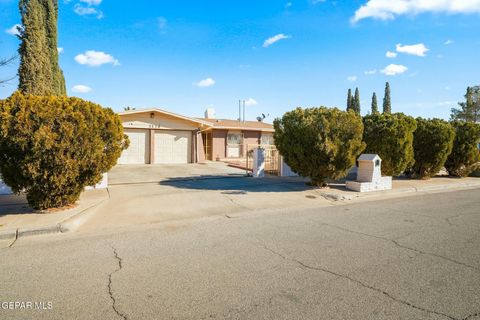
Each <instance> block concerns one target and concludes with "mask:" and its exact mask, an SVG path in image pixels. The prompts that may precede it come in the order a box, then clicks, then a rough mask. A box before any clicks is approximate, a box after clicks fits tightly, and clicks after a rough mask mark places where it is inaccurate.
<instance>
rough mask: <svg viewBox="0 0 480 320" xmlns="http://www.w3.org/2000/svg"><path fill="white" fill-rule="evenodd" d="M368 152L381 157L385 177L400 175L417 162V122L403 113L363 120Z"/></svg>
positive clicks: (369, 116)
mask: <svg viewBox="0 0 480 320" xmlns="http://www.w3.org/2000/svg"><path fill="white" fill-rule="evenodd" d="M363 125H364V127H365V129H364V133H363V141H364V142H365V143H366V144H367V147H366V149H365V153H374V154H378V155H379V156H380V158H382V174H384V175H387V176H399V175H401V174H402V173H403V172H404V171H405V169H407V168H409V167H411V166H412V165H413V164H414V162H415V160H414V156H413V155H414V153H413V133H414V131H415V129H416V128H417V125H416V122H415V119H414V118H412V117H409V116H406V115H404V114H403V113H395V114H390V113H388V112H387V113H383V114H371V115H368V116H365V117H364V118H363Z"/></svg>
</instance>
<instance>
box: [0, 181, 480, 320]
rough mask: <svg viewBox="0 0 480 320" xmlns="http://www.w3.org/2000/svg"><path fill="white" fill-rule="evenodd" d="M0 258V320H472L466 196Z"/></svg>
mask: <svg viewBox="0 0 480 320" xmlns="http://www.w3.org/2000/svg"><path fill="white" fill-rule="evenodd" d="M112 214H114V213H112ZM1 245H2V247H1V249H0V319H105V320H107V319H275V320H277V319H289V320H290V319H382V320H386V319H409V320H410V319H458V320H464V319H465V320H479V319H480V189H474V190H467V191H458V192H448V193H436V194H427V195H425V194H422V195H421V196H418V195H417V196H412V197H404V198H397V199H388V200H382V201H372V202H364V203H356V204H350V205H334V206H331V207H322V208H311V209H297V210H294V209H280V210H272V211H271V212H267V211H262V212H261V213H251V214H246V215H241V216H237V217H234V218H228V217H227V216H219V217H210V218H205V219H197V220H184V221H180V222H170V223H156V224H150V225H144V226H135V227H132V228H123V229H122V230H121V231H120V232H118V231H112V230H109V231H101V232H100V231H98V232H85V231H83V232H82V230H79V232H77V233H67V234H59V235H51V236H39V237H28V238H21V239H19V240H18V241H16V242H15V243H14V244H13V245H11V243H3V242H2V243H1ZM10 245H11V246H10ZM15 303H17V304H16V305H15ZM22 303H23V304H22ZM27 303H33V304H34V303H37V308H27V307H26V306H27ZM22 306H23V307H24V308H22ZM32 309H33V310H32Z"/></svg>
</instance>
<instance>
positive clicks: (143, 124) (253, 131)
mask: <svg viewBox="0 0 480 320" xmlns="http://www.w3.org/2000/svg"><path fill="white" fill-rule="evenodd" d="M206 115H207V114H206ZM119 116H120V119H121V121H122V123H123V128H124V131H125V134H126V135H127V136H128V137H129V140H130V146H129V147H128V149H127V150H124V151H123V153H122V156H121V157H120V159H119V160H118V163H119V164H171V163H195V162H203V161H205V160H224V159H228V158H243V157H245V155H246V150H247V148H248V147H249V146H253V145H259V144H267V145H273V132H274V130H273V126H272V125H271V124H267V123H264V122H260V121H239V120H226V119H214V118H212V117H205V118H192V117H187V116H183V115H179V114H176V113H173V112H169V111H165V110H161V109H157V108H152V109H143V110H129V111H125V112H121V113H119Z"/></svg>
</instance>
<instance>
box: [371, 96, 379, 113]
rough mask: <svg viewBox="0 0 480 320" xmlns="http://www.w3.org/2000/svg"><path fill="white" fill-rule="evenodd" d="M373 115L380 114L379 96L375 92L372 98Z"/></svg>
mask: <svg viewBox="0 0 480 320" xmlns="http://www.w3.org/2000/svg"><path fill="white" fill-rule="evenodd" d="M372 114H378V102H377V94H376V93H375V92H374V93H373V96H372Z"/></svg>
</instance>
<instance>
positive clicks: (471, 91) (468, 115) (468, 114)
mask: <svg viewBox="0 0 480 320" xmlns="http://www.w3.org/2000/svg"><path fill="white" fill-rule="evenodd" d="M465 99H466V101H465V102H459V103H458V105H459V106H460V108H459V109H456V108H452V114H451V120H452V121H453V120H460V121H464V122H473V123H479V122H480V87H468V88H467V93H466V94H465Z"/></svg>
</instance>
